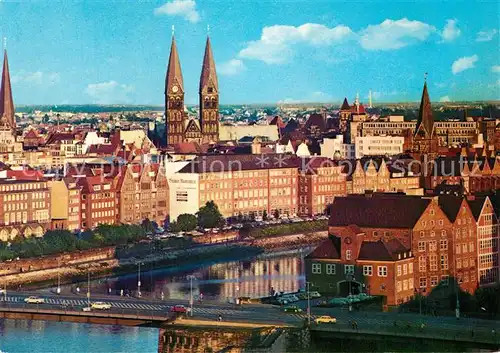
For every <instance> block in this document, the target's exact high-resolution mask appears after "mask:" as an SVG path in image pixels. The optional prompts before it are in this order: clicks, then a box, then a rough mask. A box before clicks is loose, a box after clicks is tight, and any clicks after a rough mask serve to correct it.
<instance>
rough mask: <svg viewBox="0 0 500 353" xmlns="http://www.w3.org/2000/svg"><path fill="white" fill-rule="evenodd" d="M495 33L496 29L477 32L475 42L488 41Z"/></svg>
mask: <svg viewBox="0 0 500 353" xmlns="http://www.w3.org/2000/svg"><path fill="white" fill-rule="evenodd" d="M497 33H498V31H497V30H496V29H490V30H488V31H480V32H477V36H476V42H489V41H490V40H492V39H493V38H494V37H495V36H496V35H497Z"/></svg>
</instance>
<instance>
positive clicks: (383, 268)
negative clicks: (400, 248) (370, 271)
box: [377, 266, 387, 277]
mask: <svg viewBox="0 0 500 353" xmlns="http://www.w3.org/2000/svg"><path fill="white" fill-rule="evenodd" d="M377 272H378V276H379V277H387V266H377Z"/></svg>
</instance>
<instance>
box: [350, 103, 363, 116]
mask: <svg viewBox="0 0 500 353" xmlns="http://www.w3.org/2000/svg"><path fill="white" fill-rule="evenodd" d="M351 112H352V113H353V114H366V110H365V106H364V105H363V104H360V105H359V108H358V107H357V106H356V105H353V106H352V107H351Z"/></svg>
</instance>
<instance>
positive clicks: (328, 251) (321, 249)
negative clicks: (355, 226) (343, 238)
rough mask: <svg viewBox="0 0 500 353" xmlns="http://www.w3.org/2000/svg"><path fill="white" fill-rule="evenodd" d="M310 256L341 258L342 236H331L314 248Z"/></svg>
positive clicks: (315, 257) (316, 257)
mask: <svg viewBox="0 0 500 353" xmlns="http://www.w3.org/2000/svg"><path fill="white" fill-rule="evenodd" d="M307 257H308V258H310V259H311V258H313V259H340V238H339V237H337V236H329V237H328V239H327V240H325V241H323V242H322V243H321V244H320V245H318V247H317V248H316V249H314V250H313V251H312V252H311V253H310V254H309V255H307Z"/></svg>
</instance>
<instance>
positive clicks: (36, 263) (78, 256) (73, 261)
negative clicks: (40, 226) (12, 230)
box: [0, 246, 116, 276]
mask: <svg viewBox="0 0 500 353" xmlns="http://www.w3.org/2000/svg"><path fill="white" fill-rule="evenodd" d="M115 254H116V247H114V246H110V247H104V248H96V249H89V250H82V251H75V252H68V253H61V254H55V255H48V256H41V257H36V258H28V259H19V260H15V259H14V260H12V261H5V262H0V276H6V275H15V274H20V273H26V272H32V271H42V270H49V269H53V268H57V267H68V266H72V265H78V264H82V263H85V262H96V261H102V260H109V259H113V258H115Z"/></svg>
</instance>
